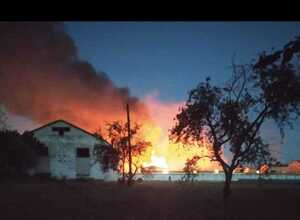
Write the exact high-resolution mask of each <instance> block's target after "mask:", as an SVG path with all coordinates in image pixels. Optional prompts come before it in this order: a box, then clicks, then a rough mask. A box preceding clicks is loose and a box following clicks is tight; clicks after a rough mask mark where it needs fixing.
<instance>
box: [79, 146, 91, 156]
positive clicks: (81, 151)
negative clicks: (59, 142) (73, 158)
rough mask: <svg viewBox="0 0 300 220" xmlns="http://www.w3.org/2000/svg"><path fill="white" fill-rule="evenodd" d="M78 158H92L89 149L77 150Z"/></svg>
mask: <svg viewBox="0 0 300 220" xmlns="http://www.w3.org/2000/svg"><path fill="white" fill-rule="evenodd" d="M77 157H90V149H89V148H77Z"/></svg>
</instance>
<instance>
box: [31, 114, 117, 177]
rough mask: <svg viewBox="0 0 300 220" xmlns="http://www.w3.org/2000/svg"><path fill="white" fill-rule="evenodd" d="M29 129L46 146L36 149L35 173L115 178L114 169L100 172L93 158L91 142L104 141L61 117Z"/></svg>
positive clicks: (56, 175) (54, 175)
mask: <svg viewBox="0 0 300 220" xmlns="http://www.w3.org/2000/svg"><path fill="white" fill-rule="evenodd" d="M31 132H32V133H33V135H34V137H36V138H37V139H38V140H39V141H40V142H42V143H44V144H45V145H46V148H45V149H43V150H41V151H40V156H39V158H38V164H37V166H36V168H35V170H34V172H35V173H40V174H41V173H47V174H50V176H51V177H54V178H58V179H62V178H66V179H76V178H92V179H103V180H108V181H110V180H116V179H117V173H116V172H113V171H109V172H105V173H103V172H102V170H101V168H100V165H99V163H98V162H97V161H95V157H94V154H93V149H94V145H95V144H103V145H106V144H108V143H107V142H106V141H105V140H103V139H100V138H98V137H96V136H95V135H93V134H91V133H89V132H87V131H85V130H83V129H81V128H79V127H77V126H75V125H73V124H71V123H69V122H66V121H64V120H57V121H54V122H51V123H48V124H46V125H44V126H42V127H39V128H37V129H34V130H32V131H31Z"/></svg>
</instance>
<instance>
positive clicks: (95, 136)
mask: <svg viewBox="0 0 300 220" xmlns="http://www.w3.org/2000/svg"><path fill="white" fill-rule="evenodd" d="M57 122H63V123H65V124H68V125H70V126H71V127H74V128H77V129H79V130H81V131H82V132H84V133H86V134H87V135H90V136H92V137H94V138H97V139H99V140H101V141H103V142H105V143H106V144H109V143H108V142H107V141H106V140H104V139H103V138H101V137H99V136H97V135H95V134H93V133H91V132H88V131H86V130H84V129H82V128H80V127H78V126H76V125H74V124H72V123H70V122H67V121H65V120H63V119H58V120H55V121H52V122H49V123H47V124H45V125H43V126H41V127H38V128H36V129H33V130H31V131H30V132H31V133H34V132H36V131H38V130H40V129H42V128H45V127H48V126H51V125H53V124H55V123H57ZM109 145H110V144H109Z"/></svg>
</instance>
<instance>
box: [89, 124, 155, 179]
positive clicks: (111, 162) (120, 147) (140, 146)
mask: <svg viewBox="0 0 300 220" xmlns="http://www.w3.org/2000/svg"><path fill="white" fill-rule="evenodd" d="M130 130H131V155H132V158H135V159H133V160H132V161H133V162H132V165H133V166H134V171H133V173H132V176H131V177H129V176H128V175H129V174H128V173H127V172H126V168H125V166H126V165H128V161H129V148H128V127H127V123H122V122H120V121H115V122H112V123H108V124H107V132H108V137H107V139H108V140H109V142H110V145H107V146H104V147H102V146H95V155H96V158H98V159H97V160H98V161H99V162H100V163H101V164H102V169H103V170H104V171H107V170H108V169H109V168H112V169H114V170H118V171H119V172H120V173H121V174H122V181H121V182H124V183H125V182H126V178H128V179H129V178H130V179H132V178H133V176H134V175H135V174H136V172H137V170H138V168H140V164H139V162H140V161H138V160H137V159H138V157H139V156H141V155H142V154H143V153H145V152H146V150H147V148H148V147H150V146H151V143H149V142H147V141H144V140H143V139H142V138H141V137H140V136H139V130H140V126H139V125H137V124H135V125H134V127H133V128H131V129H130Z"/></svg>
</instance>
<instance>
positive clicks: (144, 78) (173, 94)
mask: <svg viewBox="0 0 300 220" xmlns="http://www.w3.org/2000/svg"><path fill="white" fill-rule="evenodd" d="M66 29H67V31H68V32H69V33H70V34H71V36H72V37H73V39H74V40H75V43H76V44H77V46H78V49H79V55H80V57H81V58H83V59H85V60H88V61H90V62H91V63H92V64H93V65H94V67H95V68H96V69H97V70H102V71H104V72H106V73H107V74H108V75H109V77H110V78H111V79H112V80H113V82H115V84H116V85H117V86H128V87H129V88H130V90H131V92H132V94H133V95H135V96H138V97H141V98H142V97H144V96H145V95H146V94H149V93H150V92H153V91H155V90H158V91H159V94H160V96H159V98H160V99H161V100H169V101H182V100H185V99H186V97H187V92H188V90H190V89H192V88H193V87H195V86H196V85H197V83H198V82H200V81H203V80H204V79H205V78H206V76H210V77H211V78H212V80H213V81H215V82H217V83H222V82H223V81H224V80H226V79H227V78H228V76H229V74H230V68H229V66H230V63H231V60H232V58H233V56H234V55H235V57H236V61H237V62H241V63H247V62H250V60H251V59H253V58H256V57H257V54H258V53H259V52H261V51H262V50H267V51H270V50H271V49H272V48H273V47H274V48H275V49H279V48H281V47H282V46H283V45H284V44H285V43H287V42H288V41H289V40H291V39H293V37H295V36H297V35H300V22H90V23H88V22H71V23H70V22H67V23H66ZM299 132H300V123H299V122H298V123H297V125H296V126H295V129H294V130H292V131H291V130H288V131H287V135H286V138H285V139H284V153H283V159H284V160H291V159H300V146H298V143H300V137H299V136H300V135H299ZM273 135H274V134H273Z"/></svg>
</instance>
